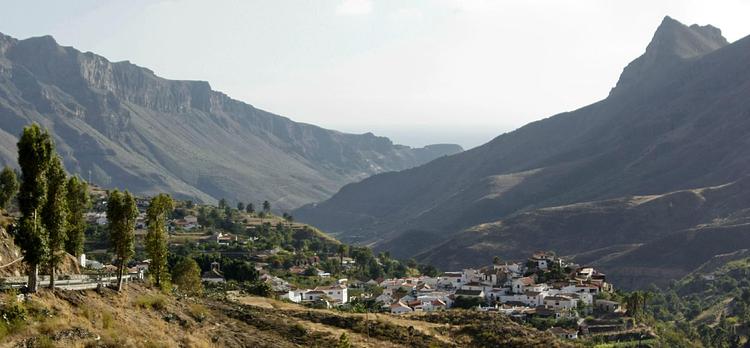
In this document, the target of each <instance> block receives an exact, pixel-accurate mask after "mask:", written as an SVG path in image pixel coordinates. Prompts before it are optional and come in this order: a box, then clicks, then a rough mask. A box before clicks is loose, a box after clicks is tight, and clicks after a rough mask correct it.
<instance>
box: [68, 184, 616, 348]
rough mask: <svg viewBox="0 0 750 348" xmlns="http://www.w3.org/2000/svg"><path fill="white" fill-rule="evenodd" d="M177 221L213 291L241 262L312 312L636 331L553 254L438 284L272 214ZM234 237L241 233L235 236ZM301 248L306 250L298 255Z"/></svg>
mask: <svg viewBox="0 0 750 348" xmlns="http://www.w3.org/2000/svg"><path fill="white" fill-rule="evenodd" d="M92 197H93V198H94V204H93V209H92V211H91V212H89V213H88V214H87V219H88V222H89V224H90V225H92V226H99V227H106V225H107V217H106V213H104V209H103V208H104V206H106V192H105V191H104V190H102V189H100V188H93V189H92ZM148 204H149V200H148V199H146V198H138V199H137V206H138V209H139V216H138V219H137V225H136V228H137V230H136V235H137V236H138V235H142V234H143V233H144V231H143V229H144V228H145V225H144V219H145V216H144V215H145V210H146V209H147V207H148ZM188 206H189V207H190V208H187V207H188ZM178 211H179V212H180V213H176V214H173V216H172V217H170V218H169V220H168V223H167V226H168V229H169V236H170V249H173V250H177V249H180V248H183V249H184V248H189V249H190V250H193V251H195V250H198V251H200V252H202V253H207V254H209V255H220V256H219V257H215V256H214V257H213V258H211V260H210V262H206V263H203V264H201V266H202V267H201V268H203V274H202V280H203V282H204V283H206V284H209V285H208V286H215V287H219V288H228V289H234V288H237V285H231V284H236V283H238V282H239V283H241V282H242V280H240V279H236V277H231V276H226V275H225V272H224V271H225V269H224V268H225V267H228V266H229V265H227V264H226V263H227V262H230V263H231V262H236V260H244V261H241V262H245V263H246V264H248V265H251V266H252V271H253V272H255V273H256V275H255V276H251V277H250V278H248V279H249V280H252V281H255V282H260V283H263V284H265V285H266V286H267V289H268V294H269V295H271V296H274V297H276V298H278V299H281V300H285V301H289V302H293V303H299V304H302V305H306V306H310V307H317V308H334V309H340V310H345V311H347V310H352V308H353V307H355V306H360V307H362V306H364V307H365V310H366V311H369V312H379V313H390V314H393V315H405V314H415V313H428V312H438V311H446V310H451V309H470V310H475V311H481V312H486V313H495V314H496V315H504V316H508V317H510V318H512V319H514V320H517V321H519V322H530V323H536V324H539V323H540V321H541V322H543V323H544V324H543V325H541V326H540V325H537V326H540V328H543V329H549V330H550V331H551V332H553V333H554V334H555V335H557V336H558V337H561V338H565V339H576V338H578V336H579V335H586V334H597V333H599V334H600V333H607V332H621V331H624V330H628V329H629V328H630V327H629V325H630V324H629V323H628V321H627V320H625V319H624V318H626V317H627V312H626V311H625V306H624V305H623V304H621V303H620V302H618V301H612V300H610V297H611V296H610V294H612V293H613V291H614V288H613V286H612V284H610V283H608V282H607V279H606V275H605V274H603V273H601V272H599V271H598V270H596V269H595V268H592V267H586V266H581V265H578V264H575V263H573V262H570V261H568V260H565V259H564V258H561V257H558V256H556V255H555V254H554V253H551V252H537V253H534V254H533V255H530V257H529V258H528V259H527V260H522V261H515V262H512V261H502V262H501V261H500V260H499V259H496V260H494V261H493V262H492V264H491V265H489V266H487V267H483V268H479V269H463V270H457V271H445V272H437V270H435V269H430V268H427V269H426V270H427V273H430V274H425V273H423V272H421V271H420V267H422V266H420V265H416V267H408V266H404V265H402V264H401V263H399V262H398V261H395V260H392V259H389V258H388V257H387V255H378V256H373V255H371V254H370V256H369V257H368V256H366V255H367V253H364V255H365V256H363V253H361V252H359V253H358V252H357V249H356V248H355V247H343V246H342V244H340V243H338V242H335V241H334V240H332V239H330V238H329V237H327V236H325V235H323V234H319V233H318V232H314V231H313V230H312V227H309V226H307V225H304V224H300V223H295V222H293V220H292V218H291V217H290V216H287V215H286V214H284V216H283V217H278V216H275V215H273V214H271V213H270V211H268V212H265V213H263V214H258V213H256V212H249V211H247V210H246V211H240V210H239V209H235V208H228V207H226V206H224V207H223V208H221V209H219V208H217V207H206V206H194V205H192V204H190V203H185V202H181V203H180V204H178V207H177V208H176V209H175V212H178ZM199 211H200V212H201V213H199ZM222 211H223V213H225V215H226V216H220V219H224V220H231V224H230V225H231V226H227V225H224V226H206V225H204V224H209V225H211V224H212V222H210V221H206V217H205V216H207V215H212V214H218V213H217V212H219V213H221V212H222ZM199 216H200V217H199ZM227 216H229V217H230V218H228V219H227ZM202 223H203V224H202ZM238 226H239V227H238ZM227 227H229V228H230V229H232V230H233V232H234V233H233V232H229V231H227ZM270 231H275V232H279V231H286V233H288V234H289V236H290V237H289V238H288V239H291V240H287V241H286V242H283V241H281V242H278V241H277V242H276V243H274V242H270V243H269V241H268V237H269V235H267V234H264V232H267V233H269V234H273V233H271V232H270ZM295 236H296V238H295ZM303 236H307V237H310V236H314V238H313V239H314V240H318V242H317V243H313V244H314V245H316V246H315V247H310V245H309V244H310V243H309V241H308V242H305V243H301V242H300V241H299V240H296V239H297V238H303ZM283 239H285V238H284V237H282V238H280V240H283ZM295 240H296V241H295ZM295 244H299V245H298V246H301V247H299V248H298V247H294V245H295ZM302 244H304V245H302ZM352 256H354V257H352ZM99 259H100V260H101V257H99ZM149 261H150V260H148V259H140V260H136V261H132V262H131V263H130V264H129V265H128V266H130V267H129V268H128V269H127V270H128V273H129V279H134V280H137V279H144V274H145V273H147V272H148V266H149ZM358 262H359V263H360V264H358ZM390 262H393V263H396V264H398V265H399V267H400V268H402V272H398V271H396V272H393V271H391V272H382V271H379V272H376V275H379V276H378V277H369V276H370V274H368V272H364V273H363V272H362V270H363V269H364V267H362V265H361V263H365V264H368V267H369V265H371V264H375V265H377V266H378V267H380V268H381V269H383V268H384V263H390ZM80 263H81V265H82V266H84V267H85V268H84V273H86V272H89V273H91V272H96V273H107V272H112V271H113V270H114V266H113V265H112V264H111V263H110V262H107V261H106V260H102V262H100V261H97V260H94V259H92V258H88V259H87V257H86V255H85V254H84V255H82V257H81V258H80ZM412 266H415V265H412ZM386 268H388V267H387V266H386ZM422 268H424V267H422ZM393 275H397V276H395V277H394V276H393ZM352 276H354V277H352ZM233 278H235V279H233ZM211 284H213V285H211ZM222 284H230V285H222ZM239 288H240V289H241V287H239ZM548 326H549V327H548Z"/></svg>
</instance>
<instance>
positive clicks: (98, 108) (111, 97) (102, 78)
mask: <svg viewBox="0 0 750 348" xmlns="http://www.w3.org/2000/svg"><path fill="white" fill-rule="evenodd" d="M0 121H2V123H1V124H0V128H1V130H0V131H1V132H2V133H3V135H4V136H3V137H2V138H3V140H2V142H0V162H2V163H5V164H12V163H15V151H14V147H15V139H17V135H18V134H20V130H21V129H22V127H23V126H24V125H26V124H28V123H30V122H38V123H40V124H42V125H44V126H45V127H47V128H48V129H50V131H51V132H52V133H53V136H54V137H55V141H56V143H57V146H58V149H59V150H60V152H61V154H62V156H63V159H64V162H65V166H66V168H67V169H68V170H69V171H71V172H73V173H77V174H80V175H81V176H83V177H84V178H87V179H88V178H89V177H90V178H91V179H92V181H93V182H94V183H97V184H101V185H104V186H109V185H121V186H122V187H123V188H127V189H130V190H132V191H135V192H136V193H139V194H150V193H155V192H160V191H167V192H170V193H173V194H174V195H176V196H177V197H180V198H193V199H197V200H199V201H206V202H212V201H216V200H217V199H219V198H227V199H229V200H230V201H250V200H255V201H263V200H269V201H271V203H272V204H273V206H274V207H278V208H280V209H291V208H294V207H297V206H299V205H302V204H305V203H309V202H314V201H318V200H321V199H324V198H326V197H328V196H330V195H331V194H333V193H334V192H335V191H336V190H338V188H340V187H341V186H342V185H344V184H346V183H349V182H353V181H358V180H361V179H363V178H365V177H367V176H370V175H372V174H375V173H380V172H385V171H392V170H402V169H406V168H409V167H413V166H415V165H417V164H422V163H426V162H427V161H430V160H432V159H434V158H436V157H440V156H443V155H447V154H452V153H456V152H460V151H462V150H463V149H461V148H460V146H458V145H440V146H432V147H425V148H418V149H413V148H410V147H407V146H403V145H395V144H393V143H392V142H391V141H390V140H389V139H387V138H385V137H378V136H375V135H373V134H372V133H366V134H362V135H355V134H347V133H342V132H337V131H332V130H327V129H323V128H320V127H317V126H313V125H309V124H303V123H296V122H293V121H291V120H290V119H288V118H286V117H283V116H279V115H276V114H273V113H270V112H266V111H263V110H260V109H256V108H254V107H253V106H252V105H249V104H246V103H243V102H241V101H238V100H235V99H232V98H230V97H229V96H227V95H226V94H224V93H221V92H217V91H214V90H212V89H211V86H210V84H209V83H208V82H205V81H181V80H167V79H163V78H161V77H158V76H157V75H156V74H155V73H154V72H153V71H151V70H149V69H146V68H142V67H139V66H137V65H134V64H132V63H130V62H128V61H122V62H114V63H113V62H110V61H108V60H107V59H106V58H104V57H101V56H98V55H95V54H93V53H91V52H85V53H84V52H80V51H78V50H76V49H74V48H72V47H63V46H60V45H58V44H57V42H56V41H55V40H54V38H52V37H51V36H44V37H35V38H29V39H24V40H17V39H14V38H11V37H9V36H7V35H0Z"/></svg>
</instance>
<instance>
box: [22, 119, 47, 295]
mask: <svg viewBox="0 0 750 348" xmlns="http://www.w3.org/2000/svg"><path fill="white" fill-rule="evenodd" d="M53 151H54V144H53V143H52V138H51V137H50V135H49V133H47V131H44V130H42V129H41V128H40V127H39V125H38V124H36V123H34V124H32V125H30V126H28V127H25V128H24V129H23V133H22V134H21V138H20V139H19V140H18V164H19V166H20V167H21V173H22V176H23V181H22V182H21V186H20V190H19V192H18V207H19V210H20V211H21V219H20V221H19V224H18V228H17V232H16V241H17V243H18V245H19V246H20V247H21V251H22V252H23V256H24V262H25V263H26V264H27V265H28V267H29V272H28V273H29V280H28V284H27V286H28V289H29V291H30V292H36V291H37V288H38V277H39V264H40V263H41V262H42V261H43V259H44V257H45V255H46V254H47V234H46V233H45V231H44V226H43V225H42V223H41V217H40V215H41V211H42V207H43V206H44V201H45V199H46V195H47V179H46V174H47V168H49V162H50V158H51V156H52V153H53Z"/></svg>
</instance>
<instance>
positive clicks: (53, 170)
mask: <svg viewBox="0 0 750 348" xmlns="http://www.w3.org/2000/svg"><path fill="white" fill-rule="evenodd" d="M66 184H67V177H66V175H65V169H64V168H63V165H62V162H61V161H60V157H59V156H57V155H53V156H52V160H51V161H50V166H49V168H48V169H47V199H46V202H45V204H44V207H43V209H42V223H43V224H44V228H45V229H46V230H47V240H48V243H49V244H48V247H49V255H48V256H47V264H48V265H49V274H50V280H49V287H50V289H54V288H55V270H56V269H57V267H58V266H59V265H60V263H61V262H62V260H63V257H62V253H63V252H64V251H63V248H64V247H65V239H66V235H67V222H68V220H67V219H68V218H67V215H68V207H67V200H66V196H67V190H66Z"/></svg>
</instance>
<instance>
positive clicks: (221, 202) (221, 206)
mask: <svg viewBox="0 0 750 348" xmlns="http://www.w3.org/2000/svg"><path fill="white" fill-rule="evenodd" d="M226 207H227V200H226V199H224V198H222V199H220V200H219V209H224V208H226Z"/></svg>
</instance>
